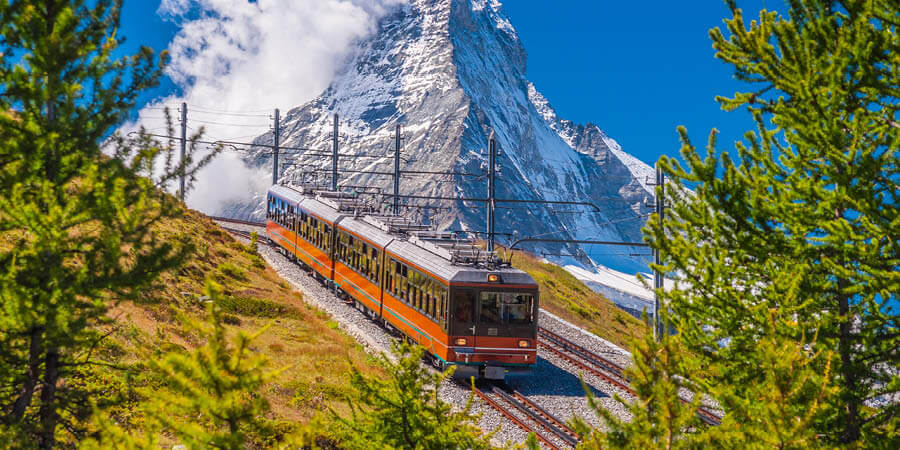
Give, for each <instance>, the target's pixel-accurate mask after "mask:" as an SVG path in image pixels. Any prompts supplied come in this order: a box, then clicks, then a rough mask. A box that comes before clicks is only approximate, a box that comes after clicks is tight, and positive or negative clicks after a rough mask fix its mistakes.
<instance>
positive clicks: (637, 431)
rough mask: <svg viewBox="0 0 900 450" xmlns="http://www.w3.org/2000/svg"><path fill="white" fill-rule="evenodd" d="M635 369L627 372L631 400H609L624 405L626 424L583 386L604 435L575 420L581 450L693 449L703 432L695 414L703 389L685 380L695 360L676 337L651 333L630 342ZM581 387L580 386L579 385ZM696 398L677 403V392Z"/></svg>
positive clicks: (577, 418)
mask: <svg viewBox="0 0 900 450" xmlns="http://www.w3.org/2000/svg"><path fill="white" fill-rule="evenodd" d="M631 352H632V355H633V360H634V365H632V366H631V367H629V368H628V369H626V372H625V375H626V377H627V378H628V379H629V381H630V386H631V388H632V389H633V390H634V392H635V395H636V397H637V398H636V399H635V400H634V401H633V402H629V401H627V400H625V399H623V398H622V397H620V396H619V395H618V394H615V395H614V398H615V399H616V400H617V401H619V402H621V403H622V404H623V405H625V407H626V409H627V410H628V412H629V413H630V415H631V420H622V419H619V418H618V417H616V416H615V415H613V414H612V413H611V412H609V411H608V410H606V409H605V408H604V407H603V406H601V405H600V404H599V403H598V402H597V399H596V397H595V396H594V395H593V393H592V392H591V390H590V389H588V388H587V386H585V393H586V395H587V399H588V407H589V408H590V409H591V410H592V411H593V412H594V413H595V414H596V415H597V416H598V417H600V418H601V419H602V420H603V422H604V423H605V424H606V425H607V426H608V428H609V429H608V430H606V431H603V430H599V429H595V428H592V427H590V426H589V425H588V424H587V423H586V422H585V421H584V420H583V419H581V418H579V417H577V416H576V417H575V419H574V423H573V425H574V430H575V431H576V432H577V433H578V434H579V436H580V438H581V441H582V442H581V444H580V445H579V448H582V449H586V450H588V449H597V450H599V449H601V448H605V449H655V448H661V449H672V448H694V447H697V446H698V443H699V442H702V441H703V439H702V430H703V429H704V428H705V426H704V425H703V423H702V422H701V421H700V419H699V417H698V416H697V410H698V409H699V406H700V399H701V395H699V393H700V392H702V390H701V388H702V386H699V385H697V384H693V383H691V382H690V381H689V380H690V379H691V378H690V377H689V376H690V375H693V374H695V373H697V372H698V368H697V367H695V366H694V364H695V363H694V359H693V358H691V357H690V355H689V354H687V353H685V351H684V349H683V348H682V346H681V343H680V342H679V338H678V336H663V337H662V339H661V340H660V342H657V341H656V339H655V338H654V337H653V336H652V334H648V335H647V336H645V337H644V338H642V339H636V340H634V341H633V342H632V346H631ZM582 383H583V382H582ZM688 389H690V390H693V391H694V392H696V393H697V394H696V395H695V397H694V399H693V401H691V402H690V403H685V402H682V400H681V397H680V395H681V392H682V390H688Z"/></svg>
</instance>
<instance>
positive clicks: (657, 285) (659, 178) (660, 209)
mask: <svg viewBox="0 0 900 450" xmlns="http://www.w3.org/2000/svg"><path fill="white" fill-rule="evenodd" d="M656 189H657V191H656V192H657V195H656V218H657V220H658V222H659V225H660V226H662V223H663V214H664V213H665V209H664V205H663V202H664V201H665V200H664V198H665V189H666V187H665V177H664V175H663V173H662V170H660V169H659V163H657V164H656ZM653 262H654V263H655V264H656V265H659V264H661V263H662V258H661V256H660V252H659V250H658V249H656V248H654V249H653ZM653 287H654V291H653V292H654V302H653V320H654V322H655V326H654V328H653V335H654V336H656V340H657V341H659V340H660V339H662V336H663V333H665V332H667V331H664V330H663V328H662V324H661V323H660V320H659V310H660V305H659V293H660V291H661V290H662V288H663V274H662V273H661V272H660V271H659V270H658V269H657V270H654V271H653Z"/></svg>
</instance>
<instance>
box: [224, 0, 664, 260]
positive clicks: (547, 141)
mask: <svg viewBox="0 0 900 450" xmlns="http://www.w3.org/2000/svg"><path fill="white" fill-rule="evenodd" d="M526 69H527V52H526V51H525V48H524V46H523V45H522V43H521V41H520V40H519V38H518V35H517V33H516V31H515V28H514V27H513V25H512V23H511V22H510V20H509V18H508V17H507V16H506V15H505V13H504V12H503V9H502V5H501V3H500V2H499V1H496V0H411V1H410V2H409V3H408V4H405V5H402V6H399V7H396V8H395V9H394V10H393V11H391V12H389V13H388V14H387V15H385V16H384V17H382V18H381V20H380V21H379V22H378V28H377V31H376V32H375V33H374V34H373V35H372V36H371V37H370V38H367V39H364V40H361V41H360V42H359V43H358V44H357V48H356V50H355V51H354V52H353V54H352V56H351V57H350V58H348V60H347V62H346V63H345V64H344V66H343V67H342V69H341V70H340V71H339V72H338V74H337V76H336V77H335V79H334V81H333V82H332V83H331V85H330V86H329V87H328V88H327V89H326V90H325V91H324V92H323V93H322V95H320V96H319V97H317V98H316V99H313V100H312V101H310V102H308V103H307V104H305V105H301V106H298V107H296V108H292V109H291V110H290V111H288V112H287V114H286V115H285V118H284V121H283V122H282V127H281V128H282V138H281V142H282V143H283V145H284V146H291V147H305V148H313V149H317V150H327V151H330V149H331V133H332V115H333V114H338V115H339V118H340V126H341V128H340V130H341V131H340V135H339V141H340V148H341V153H342V154H344V153H352V154H361V153H366V154H372V153H377V154H383V155H385V157H384V158H383V159H371V158H342V159H340V160H339V165H340V168H341V169H343V170H352V171H382V172H384V171H387V170H391V169H392V165H391V164H392V159H391V157H392V153H393V142H394V137H393V133H394V129H395V126H396V125H397V124H400V125H402V127H403V133H404V141H403V156H404V158H406V159H408V160H409V162H408V163H405V164H404V166H403V167H401V170H415V171H439V172H455V173H473V174H481V173H483V172H484V168H485V164H486V155H484V149H486V148H487V140H488V136H489V135H490V134H491V132H493V133H494V134H495V136H496V139H497V142H498V146H499V148H500V150H501V155H500V157H499V162H500V165H501V167H502V171H501V175H500V176H499V178H498V184H497V195H498V198H505V199H519V200H524V199H537V200H545V201H583V202H590V203H593V204H594V205H597V209H598V211H592V210H591V208H583V207H572V206H559V205H555V206H551V205H546V204H544V205H541V204H537V205H532V206H528V207H525V206H523V205H522V204H507V203H501V204H500V205H499V207H498V209H497V212H496V217H497V221H496V223H497V224H498V227H497V231H498V232H505V233H510V234H515V235H511V236H505V238H506V239H507V240H515V239H517V238H521V237H526V236H539V237H547V238H559V239H573V238H574V239H593V240H604V241H620V242H621V241H629V242H635V241H637V242H639V241H641V232H640V227H641V226H642V225H643V220H644V218H645V216H646V214H648V213H649V212H650V211H649V208H647V207H646V206H645V204H644V203H645V202H644V200H645V199H646V198H648V197H650V196H651V195H652V194H651V193H652V190H651V189H650V187H649V186H648V185H647V182H646V181H647V180H646V175H647V174H648V173H652V169H650V167H649V166H647V165H646V164H643V163H642V162H640V161H639V160H638V159H637V158H634V157H632V156H631V155H629V154H627V153H625V152H624V151H623V150H622V149H621V147H620V146H619V145H618V144H617V143H616V142H615V141H614V140H613V139H611V138H610V137H609V136H608V135H606V133H605V132H603V131H602V130H601V129H600V127H598V126H597V125H594V124H587V125H579V124H575V123H574V122H571V121H568V120H565V119H560V118H559V117H558V116H557V114H556V112H555V110H553V108H552V106H550V103H549V102H548V101H547V99H546V98H544V97H543V96H542V95H541V94H540V93H539V92H538V91H537V89H536V88H535V86H534V85H533V84H532V83H531V82H529V81H528V78H527V74H526ZM256 142H257V143H264V144H271V143H272V142H273V136H272V134H271V133H267V134H264V135H262V136H260V137H259V138H257V140H256ZM298 160H299V161H300V162H301V163H302V164H304V165H305V166H304V167H300V166H296V165H295V166H291V167H288V168H287V169H286V170H285V172H284V173H283V177H284V179H286V180H294V179H297V177H298V176H299V174H300V173H301V172H303V171H304V170H306V171H307V176H309V174H308V172H309V168H311V167H315V168H317V170H324V169H326V168H330V166H331V161H330V158H321V157H320V158H316V157H313V156H307V157H304V156H300V157H299V158H298ZM254 162H255V163H256V164H259V165H263V164H271V159H270V157H268V156H266V155H257V156H256V157H255V159H254ZM317 175H319V176H320V180H324V178H322V176H323V175H324V174H318V173H317ZM341 184H342V185H344V186H363V185H365V186H377V187H381V188H384V189H386V190H387V192H389V191H390V187H391V178H390V177H384V176H380V175H371V174H358V173H345V174H342V175H341ZM401 191H402V192H401V193H405V194H410V193H415V194H416V195H425V196H440V197H454V198H485V197H486V191H487V186H486V181H485V180H484V179H483V178H477V177H470V176H462V175H425V176H423V175H418V176H415V177H404V178H403V179H402V186H401ZM259 205H260V202H259V199H257V200H256V202H255V203H254V202H249V203H245V204H241V205H232V207H231V208H230V210H229V211H226V212H225V213H226V214H228V215H232V216H238V215H247V214H249V213H255V214H256V215H259V214H260V212H261V211H260V209H259ZM416 205H417V208H415V210H414V211H416V212H417V213H419V215H420V216H423V217H422V218H423V220H425V221H426V222H431V223H434V224H435V225H437V226H438V227H439V228H442V229H462V230H484V229H485V207H484V205H483V204H479V203H477V202H471V201H464V200H459V201H453V202H440V201H423V202H418V203H417V204H416ZM424 207H427V208H424ZM588 211H590V212H588ZM525 248H526V249H528V250H530V251H533V252H535V253H537V254H541V255H547V258H548V259H550V260H553V261H554V262H559V263H561V264H562V263H573V262H576V261H577V264H579V265H581V266H585V267H590V266H591V265H592V264H593V262H597V263H600V264H604V265H608V266H611V267H614V268H616V269H619V270H623V271H631V272H636V271H646V267H647V266H646V264H647V258H645V257H635V256H631V255H632V254H635V253H639V252H640V250H637V248H630V247H626V248H623V247H615V248H602V247H599V246H577V245H563V244H556V243H538V244H532V245H529V246H525ZM588 254H589V255H592V260H593V261H591V260H588V259H587V258H585V255H588Z"/></svg>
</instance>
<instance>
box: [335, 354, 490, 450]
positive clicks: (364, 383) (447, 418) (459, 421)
mask: <svg viewBox="0 0 900 450" xmlns="http://www.w3.org/2000/svg"><path fill="white" fill-rule="evenodd" d="M424 351H425V350H424V348H422V347H420V346H410V345H405V344H403V345H401V344H395V345H394V348H393V352H392V355H391V356H387V355H379V356H378V361H379V363H380V364H381V365H382V367H384V369H385V371H386V372H387V376H386V378H385V379H378V378H374V377H367V376H365V375H363V374H362V373H360V372H359V371H357V370H355V369H354V370H353V371H352V373H351V382H352V385H353V388H354V389H353V392H352V393H351V394H350V395H349V396H348V404H349V405H350V408H351V414H350V417H342V416H341V415H339V414H337V413H332V414H333V416H334V418H335V419H336V422H337V425H338V426H337V428H338V431H337V432H336V434H337V435H338V436H340V437H341V445H343V446H345V447H346V448H354V449H356V448H359V449H362V448H365V449H394V448H403V449H434V450H438V449H488V448H491V445H490V438H491V436H492V435H493V433H490V434H488V435H486V436H484V435H482V434H481V430H480V429H479V428H478V427H477V425H476V424H477V423H478V420H479V418H480V416H473V415H472V414H471V406H472V397H470V398H469V402H468V403H467V404H466V407H465V408H464V409H463V410H460V411H453V410H452V408H451V406H450V404H448V403H447V402H445V401H443V400H441V398H440V395H439V390H440V386H441V384H442V383H444V382H446V380H447V379H448V377H450V376H451V375H452V372H453V369H450V370H448V371H447V372H433V371H431V370H429V369H427V368H426V367H425V366H424V365H423V364H422V356H423V355H424ZM473 395H474V394H473Z"/></svg>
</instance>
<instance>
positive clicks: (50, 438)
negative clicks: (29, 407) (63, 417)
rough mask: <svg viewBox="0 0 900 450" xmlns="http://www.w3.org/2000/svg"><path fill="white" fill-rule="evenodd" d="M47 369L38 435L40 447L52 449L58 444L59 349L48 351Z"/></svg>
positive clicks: (45, 371) (42, 393)
mask: <svg viewBox="0 0 900 450" xmlns="http://www.w3.org/2000/svg"><path fill="white" fill-rule="evenodd" d="M45 364H46V367H45V368H44V386H43V389H42V390H41V411H40V414H41V431H40V433H39V434H38V446H39V447H40V448H43V449H51V448H53V446H54V444H55V443H56V422H57V421H58V419H59V417H58V415H57V413H56V383H57V381H59V348H58V347H53V348H50V349H48V350H47V359H46V362H45Z"/></svg>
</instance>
